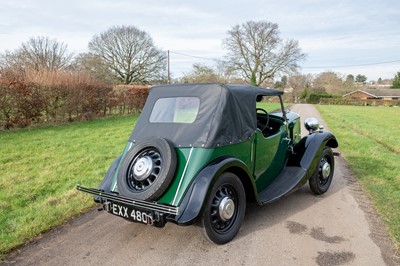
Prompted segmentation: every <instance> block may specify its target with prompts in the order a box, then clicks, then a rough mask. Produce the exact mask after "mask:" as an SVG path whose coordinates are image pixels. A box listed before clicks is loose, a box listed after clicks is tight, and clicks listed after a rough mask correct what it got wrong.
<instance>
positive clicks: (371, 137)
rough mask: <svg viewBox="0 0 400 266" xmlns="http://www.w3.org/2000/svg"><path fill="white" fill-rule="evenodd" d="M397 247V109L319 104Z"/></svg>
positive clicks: (399, 238)
mask: <svg viewBox="0 0 400 266" xmlns="http://www.w3.org/2000/svg"><path fill="white" fill-rule="evenodd" d="M317 109H318V110H319V111H320V112H321V115H322V116H323V118H324V120H325V122H326V123H327V125H328V127H329V129H330V130H331V131H332V132H333V133H334V134H335V135H336V137H337V138H338V141H339V149H340V150H341V152H342V153H343V154H344V156H345V157H346V159H347V160H348V163H349V165H350V167H351V169H352V171H353V172H354V174H355V175H356V177H357V178H358V179H359V180H360V182H361V184H362V187H363V189H364V190H365V191H366V192H367V194H368V195H370V197H371V198H372V201H373V204H374V206H375V208H376V209H377V211H378V213H379V214H380V215H381V217H382V219H383V220H384V222H385V223H386V225H387V226H388V228H389V231H390V233H391V235H392V236H393V237H394V238H395V239H396V242H397V246H398V247H400V108H393V107H371V106H365V107H361V106H333V105H330V106H329V105H318V106H317Z"/></svg>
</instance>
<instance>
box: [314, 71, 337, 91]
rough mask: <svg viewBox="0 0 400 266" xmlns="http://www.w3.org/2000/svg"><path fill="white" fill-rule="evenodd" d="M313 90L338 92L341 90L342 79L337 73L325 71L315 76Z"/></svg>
mask: <svg viewBox="0 0 400 266" xmlns="http://www.w3.org/2000/svg"><path fill="white" fill-rule="evenodd" d="M313 85H314V86H313V90H314V91H315V92H318V93H323V92H326V93H332V94H340V93H342V90H343V80H342V79H341V77H340V75H339V74H338V73H335V72H332V71H327V72H322V73H320V74H318V75H317V76H316V78H315V79H314V82H313Z"/></svg>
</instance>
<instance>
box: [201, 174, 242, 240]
mask: <svg viewBox="0 0 400 266" xmlns="http://www.w3.org/2000/svg"><path fill="white" fill-rule="evenodd" d="M245 210H246V194H245V191H244V188H243V185H242V182H241V181H240V179H239V177H237V176H236V175H235V174H233V173H229V172H226V173H223V174H222V175H221V176H220V177H219V178H218V179H217V181H216V182H215V184H214V186H213V188H212V190H211V193H210V196H209V198H208V199H207V203H206V207H205V209H204V212H203V216H202V220H201V227H202V231H203V233H204V235H205V237H206V238H207V239H208V240H210V241H211V242H214V243H215V244H219V245H221V244H225V243H228V242H229V241H231V240H232V239H233V238H234V237H235V236H236V234H237V233H238V231H239V229H240V226H241V224H242V221H243V218H244V213H245Z"/></svg>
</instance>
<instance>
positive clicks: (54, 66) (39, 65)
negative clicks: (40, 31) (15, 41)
mask: <svg viewBox="0 0 400 266" xmlns="http://www.w3.org/2000/svg"><path fill="white" fill-rule="evenodd" d="M72 58H73V54H72V53H69V52H68V49H67V45H66V44H64V43H62V42H58V41H57V40H55V39H50V38H49V37H43V36H39V37H35V38H30V39H29V40H28V41H27V42H24V43H22V45H21V47H20V48H18V49H16V50H15V51H14V52H9V51H7V52H6V53H5V54H4V55H3V56H2V65H3V67H6V68H7V67H8V68H12V69H20V70H25V69H34V70H36V71H39V70H41V69H46V70H61V69H64V68H66V67H68V66H69V65H70V63H71V61H72Z"/></svg>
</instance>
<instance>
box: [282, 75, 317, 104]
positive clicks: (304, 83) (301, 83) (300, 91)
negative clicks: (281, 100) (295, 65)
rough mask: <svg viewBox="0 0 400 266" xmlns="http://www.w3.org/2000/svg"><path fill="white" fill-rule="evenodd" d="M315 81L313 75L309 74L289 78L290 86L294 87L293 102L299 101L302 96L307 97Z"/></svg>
mask: <svg viewBox="0 0 400 266" xmlns="http://www.w3.org/2000/svg"><path fill="white" fill-rule="evenodd" d="M312 83H313V76H312V75H311V74H308V75H294V76H290V77H289V79H288V86H290V88H292V92H291V93H289V94H290V96H291V99H290V101H291V102H298V101H299V99H300V98H302V97H303V98H306V97H307V94H308V93H309V91H310V88H311V86H312Z"/></svg>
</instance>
